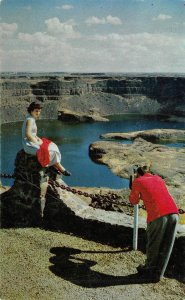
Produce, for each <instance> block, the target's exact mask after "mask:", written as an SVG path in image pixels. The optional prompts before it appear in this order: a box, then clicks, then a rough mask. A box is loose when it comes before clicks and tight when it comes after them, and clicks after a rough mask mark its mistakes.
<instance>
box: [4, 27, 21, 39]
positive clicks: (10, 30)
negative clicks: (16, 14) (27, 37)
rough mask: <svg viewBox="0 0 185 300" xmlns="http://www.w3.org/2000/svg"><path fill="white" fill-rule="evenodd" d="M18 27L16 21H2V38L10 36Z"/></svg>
mask: <svg viewBox="0 0 185 300" xmlns="http://www.w3.org/2000/svg"><path fill="white" fill-rule="evenodd" d="M17 28H18V26H17V24H16V23H0V36H1V38H4V39H6V38H10V37H11V36H12V35H13V34H14V33H15V31H16V30H17Z"/></svg>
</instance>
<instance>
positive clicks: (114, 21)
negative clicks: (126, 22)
mask: <svg viewBox="0 0 185 300" xmlns="http://www.w3.org/2000/svg"><path fill="white" fill-rule="evenodd" d="M85 23H86V24H88V25H103V24H111V25H121V24H122V21H121V20H120V19H119V18H118V17H113V16H111V15H109V16H106V17H105V18H97V17H95V16H92V17H89V18H88V19H86V21H85Z"/></svg>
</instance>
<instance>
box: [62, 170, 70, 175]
mask: <svg viewBox="0 0 185 300" xmlns="http://www.w3.org/2000/svg"><path fill="white" fill-rule="evenodd" d="M62 174H63V175H64V176H71V173H70V172H69V171H67V170H65V171H63V172H62Z"/></svg>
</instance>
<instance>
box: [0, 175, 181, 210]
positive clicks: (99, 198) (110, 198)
mask: <svg viewBox="0 0 185 300" xmlns="http://www.w3.org/2000/svg"><path fill="white" fill-rule="evenodd" d="M0 177H3V178H8V179H11V178H12V179H13V178H16V176H15V174H6V173H0ZM24 181H27V182H28V180H26V179H24ZM29 183H30V184H31V182H29ZM48 183H49V184H50V185H51V186H52V187H53V189H55V188H61V189H62V190H66V191H67V192H71V193H72V194H77V195H79V196H85V197H87V198H91V200H92V203H94V202H99V203H103V202H109V203H110V204H115V205H120V206H127V207H131V208H133V205H132V204H131V203H123V202H120V203H118V202H117V201H115V200H118V199H119V198H120V197H119V196H118V195H117V194H115V193H109V194H104V195H101V194H89V193H87V192H82V191H80V190H77V189H74V188H71V187H70V186H66V185H64V184H59V183H58V182H57V181H53V180H51V179H49V181H48ZM139 208H142V209H144V210H146V208H145V206H144V205H139ZM178 210H179V214H185V210H184V209H182V208H179V209H178Z"/></svg>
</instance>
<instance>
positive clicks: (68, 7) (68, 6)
mask: <svg viewBox="0 0 185 300" xmlns="http://www.w3.org/2000/svg"><path fill="white" fill-rule="evenodd" d="M62 8H63V9H66V10H69V9H72V8H73V5H70V4H64V5H62Z"/></svg>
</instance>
